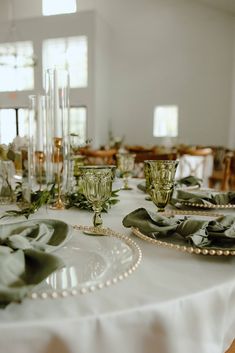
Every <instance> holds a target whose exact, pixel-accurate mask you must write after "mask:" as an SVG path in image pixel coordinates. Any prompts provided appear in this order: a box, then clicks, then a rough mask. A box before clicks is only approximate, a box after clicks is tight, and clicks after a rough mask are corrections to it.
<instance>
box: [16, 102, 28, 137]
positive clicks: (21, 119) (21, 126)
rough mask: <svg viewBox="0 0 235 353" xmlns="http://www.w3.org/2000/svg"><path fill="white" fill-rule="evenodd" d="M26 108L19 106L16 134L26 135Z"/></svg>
mask: <svg viewBox="0 0 235 353" xmlns="http://www.w3.org/2000/svg"><path fill="white" fill-rule="evenodd" d="M28 114H29V111H28V109H23V108H19V109H18V119H17V132H18V135H19V136H21V137H23V136H27V135H28V131H29V126H28Z"/></svg>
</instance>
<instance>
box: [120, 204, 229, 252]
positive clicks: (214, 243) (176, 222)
mask: <svg viewBox="0 0 235 353" xmlns="http://www.w3.org/2000/svg"><path fill="white" fill-rule="evenodd" d="M122 222H123V225H124V226H125V227H136V228H138V229H139V230H140V232H141V233H143V234H145V235H147V236H149V237H151V238H153V239H158V240H163V241H170V242H172V243H176V244H180V245H186V244H191V245H195V246H198V247H212V248H224V249H235V216H233V215H228V216H221V217H219V218H217V219H215V220H212V221H208V220H200V219H191V218H190V217H183V218H177V217H165V216H162V215H160V214H158V213H153V212H150V211H147V210H146V209H145V208H138V209H137V210H135V211H133V212H131V213H129V214H128V215H127V216H125V217H124V219H123V221H122Z"/></svg>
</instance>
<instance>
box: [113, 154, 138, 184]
mask: <svg viewBox="0 0 235 353" xmlns="http://www.w3.org/2000/svg"><path fill="white" fill-rule="evenodd" d="M134 166H135V154H133V153H118V154H117V167H118V169H119V170H120V172H121V173H122V176H123V187H122V188H121V189H122V190H132V188H131V187H130V186H129V183H128V180H129V177H130V176H131V175H132V171H133V169H134Z"/></svg>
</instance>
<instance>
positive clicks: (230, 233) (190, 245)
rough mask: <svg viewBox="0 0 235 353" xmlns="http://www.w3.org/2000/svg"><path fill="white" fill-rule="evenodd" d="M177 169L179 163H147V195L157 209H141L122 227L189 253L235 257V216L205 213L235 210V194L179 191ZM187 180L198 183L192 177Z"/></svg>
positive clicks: (154, 241) (146, 238) (128, 216)
mask: <svg viewBox="0 0 235 353" xmlns="http://www.w3.org/2000/svg"><path fill="white" fill-rule="evenodd" d="M177 166H178V161H160V160H159V161H145V188H146V192H147V193H148V195H149V196H150V198H151V200H152V202H153V203H154V205H155V206H156V207H157V208H156V210H155V212H154V211H152V209H151V210H148V209H145V208H143V207H140V208H138V209H136V210H134V211H132V212H131V213H129V214H128V215H126V216H125V217H124V219H123V225H124V226H125V227H127V228H131V231H132V233H133V234H134V235H136V236H137V237H139V238H141V239H143V240H145V241H148V242H150V243H153V244H157V245H159V246H164V247H169V248H173V249H177V250H181V251H183V252H187V253H190V254H202V255H219V256H221V255H224V256H228V255H235V240H234V239H235V231H234V229H235V216H234V215H233V214H226V215H223V214H221V213H219V212H218V213H212V212H211V211H209V212H207V211H205V210H204V209H205V208H208V209H210V208H233V207H234V205H233V204H232V202H233V192H228V193H219V192H210V194H209V195H210V196H208V191H207V190H206V191H203V190H202V191H200V188H199V189H198V190H197V192H195V191H194V190H193V191H191V190H190V191H185V190H184V189H182V188H177V183H176V182H175V173H176V169H177ZM185 180H186V181H188V182H192V181H193V182H194V183H195V184H196V183H198V182H199V180H198V179H197V178H194V177H191V176H190V177H188V178H185ZM182 200H185V202H182ZM188 200H189V202H188ZM196 200H197V201H196ZM167 205H170V207H169V206H167ZM208 205H209V206H208ZM211 205H212V206H211ZM189 206H192V207H189ZM194 206H195V209H194Z"/></svg>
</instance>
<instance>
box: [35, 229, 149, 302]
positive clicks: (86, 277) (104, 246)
mask: <svg viewBox="0 0 235 353" xmlns="http://www.w3.org/2000/svg"><path fill="white" fill-rule="evenodd" d="M74 228H75V229H77V230H78V232H74V235H73V238H72V241H71V242H70V243H68V244H67V245H66V246H63V247H61V248H60V249H59V250H58V251H57V252H56V255H58V256H60V257H61V258H62V259H63V260H64V263H65V266H64V267H63V268H62V269H60V270H58V271H56V272H54V273H52V274H51V275H50V276H49V277H47V278H46V279H45V280H44V281H43V282H41V283H40V284H39V285H37V286H36V287H34V288H33V290H32V291H31V292H30V294H29V297H30V298H31V299H37V298H42V299H46V298H58V297H67V296H68V295H77V294H85V293H89V292H94V291H95V290H97V289H102V288H104V287H109V286H110V285H112V284H115V283H117V282H119V281H121V280H123V279H125V278H127V277H128V276H129V275H131V274H132V273H133V272H134V271H135V270H136V269H137V268H138V266H139V264H140V262H141V259H142V252H141V249H140V247H139V246H138V244H137V243H136V242H135V241H133V240H132V239H130V238H129V237H127V236H125V235H123V234H120V233H117V232H115V231H113V230H111V229H109V228H105V229H104V231H103V232H104V236H89V235H84V234H83V233H82V231H83V230H86V231H89V230H91V231H92V230H93V227H82V226H80V227H76V226H75V227H74Z"/></svg>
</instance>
